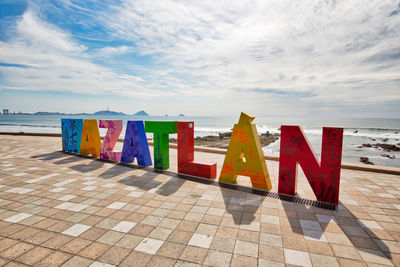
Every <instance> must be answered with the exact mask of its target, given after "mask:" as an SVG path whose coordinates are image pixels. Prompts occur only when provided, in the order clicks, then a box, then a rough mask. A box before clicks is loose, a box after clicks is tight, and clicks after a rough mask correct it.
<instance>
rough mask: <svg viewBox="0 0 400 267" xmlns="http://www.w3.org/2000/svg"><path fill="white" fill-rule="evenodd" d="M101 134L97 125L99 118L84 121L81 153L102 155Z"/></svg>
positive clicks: (95, 155)
mask: <svg viewBox="0 0 400 267" xmlns="http://www.w3.org/2000/svg"><path fill="white" fill-rule="evenodd" d="M100 146H101V141H100V134H99V128H98V127H97V120H94V119H90V120H84V121H83V127H82V141H81V152H80V153H81V154H83V155H89V154H92V156H93V157H96V158H98V157H100Z"/></svg>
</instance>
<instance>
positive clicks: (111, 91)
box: [0, 0, 400, 117]
mask: <svg viewBox="0 0 400 267" xmlns="http://www.w3.org/2000/svg"><path fill="white" fill-rule="evenodd" d="M107 107H109V108H110V109H112V110H117V111H122V112H125V113H134V112H136V111H138V110H142V109H144V110H146V111H147V112H148V113H150V114H152V115H162V114H165V113H168V114H171V115H173V114H179V113H185V114H188V115H230V114H236V113H239V112H240V111H247V112H249V113H252V114H254V115H256V116H269V115H270V116H329V117H400V3H399V2H398V1H385V0H383V1H365V0H347V1H329V0H325V1H307V0H305V1H292V0H275V1H270V0H268V1H266V0H253V1H217V0H212V1H211V0H210V1H168V0H159V1H149V0H144V1H133V0H118V1H94V0H87V1H74V0H58V1H57V0H47V1H41V0H37V1H23V0H2V1H0V108H1V109H2V108H8V109H10V110H11V111H14V110H15V111H24V112H36V111H39V110H40V111H61V112H94V111H97V110H101V109H105V108H107Z"/></svg>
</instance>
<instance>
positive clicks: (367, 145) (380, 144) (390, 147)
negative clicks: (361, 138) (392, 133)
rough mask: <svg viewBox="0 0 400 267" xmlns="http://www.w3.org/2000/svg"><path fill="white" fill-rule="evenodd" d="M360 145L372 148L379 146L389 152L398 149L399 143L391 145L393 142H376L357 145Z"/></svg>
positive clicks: (399, 149) (399, 148) (399, 147)
mask: <svg viewBox="0 0 400 267" xmlns="http://www.w3.org/2000/svg"><path fill="white" fill-rule="evenodd" d="M362 147H368V148H370V147H373V148H380V149H383V150H384V151H387V152H390V151H400V144H397V146H396V145H393V144H383V143H377V144H362V145H361V146H359V148H362Z"/></svg>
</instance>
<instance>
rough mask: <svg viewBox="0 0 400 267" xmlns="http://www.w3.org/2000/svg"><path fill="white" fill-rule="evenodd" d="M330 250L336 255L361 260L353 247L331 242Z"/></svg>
mask: <svg viewBox="0 0 400 267" xmlns="http://www.w3.org/2000/svg"><path fill="white" fill-rule="evenodd" d="M331 247H332V250H333V252H334V253H335V256H336V257H340V258H347V259H353V260H361V257H360V255H359V254H358V252H357V250H356V249H355V248H353V247H348V246H343V245H337V244H331Z"/></svg>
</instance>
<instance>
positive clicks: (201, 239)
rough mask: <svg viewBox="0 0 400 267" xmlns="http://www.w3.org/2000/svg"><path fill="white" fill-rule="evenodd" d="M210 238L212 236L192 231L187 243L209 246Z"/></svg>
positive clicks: (202, 246)
mask: <svg viewBox="0 0 400 267" xmlns="http://www.w3.org/2000/svg"><path fill="white" fill-rule="evenodd" d="M212 240H213V237H212V236H210V235H202V234H197V233H194V234H193V235H192V237H191V238H190V240H189V242H188V245H190V246H195V247H201V248H209V247H210V245H211V242H212Z"/></svg>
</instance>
